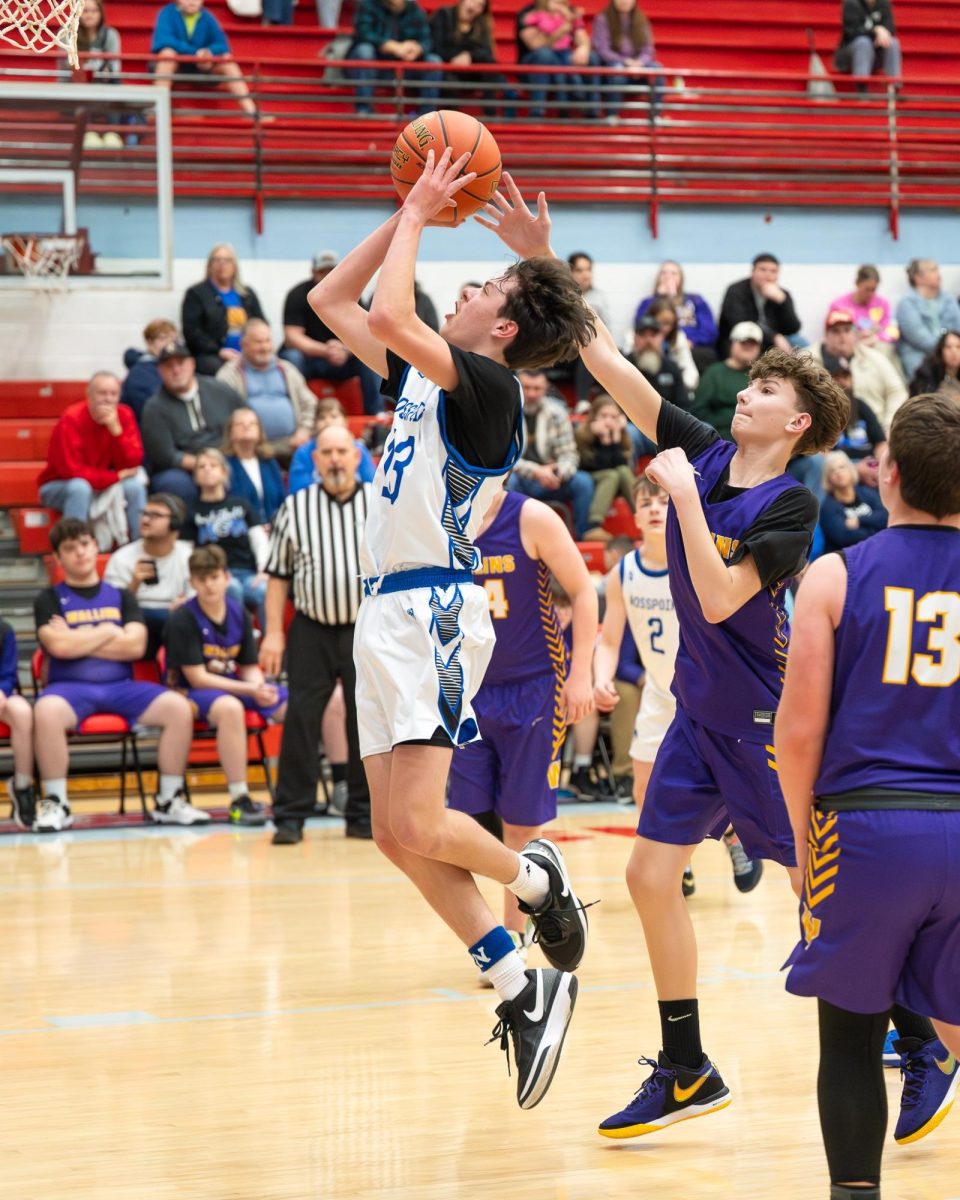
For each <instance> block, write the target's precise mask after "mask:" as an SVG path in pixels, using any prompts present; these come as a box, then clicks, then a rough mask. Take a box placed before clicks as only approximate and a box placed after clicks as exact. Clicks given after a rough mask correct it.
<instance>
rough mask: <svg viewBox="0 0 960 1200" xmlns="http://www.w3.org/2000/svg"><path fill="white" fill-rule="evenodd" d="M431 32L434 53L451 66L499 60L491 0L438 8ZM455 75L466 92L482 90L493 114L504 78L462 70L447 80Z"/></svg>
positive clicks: (463, 0) (471, 0)
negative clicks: (498, 90) (494, 101)
mask: <svg viewBox="0 0 960 1200" xmlns="http://www.w3.org/2000/svg"><path fill="white" fill-rule="evenodd" d="M430 33H431V34H432V36H433V48H434V50H435V51H436V53H437V55H438V56H439V58H440V59H441V61H442V62H445V63H446V64H447V65H448V66H450V67H469V66H474V65H476V64H480V65H484V64H487V65H489V64H490V63H495V62H496V61H497V54H496V49H495V48H494V43H493V19H492V17H491V14H490V0H459V2H458V3H457V4H450V5H446V6H444V7H443V8H438V9H435V10H434V13H433V16H432V17H431V18H430ZM451 75H452V78H453V79H455V80H456V81H457V82H458V83H459V84H461V85H462V87H463V92H464V93H475V92H477V91H479V92H480V94H481V97H482V98H487V97H489V102H488V103H487V104H485V105H484V109H485V111H486V112H488V113H491V114H492V111H493V96H494V94H495V93H496V91H497V89H498V88H502V87H503V83H504V79H503V76H502V75H495V74H493V73H490V74H487V73H483V74H481V73H479V72H476V73H473V74H471V73H469V72H465V71H460V72H453V73H451V72H447V73H446V79H450V78H451ZM444 97H445V100H447V101H449V100H453V101H454V102H455V103H456V102H457V101H458V97H456V96H451V95H450V93H449V92H448V91H445V92H444Z"/></svg>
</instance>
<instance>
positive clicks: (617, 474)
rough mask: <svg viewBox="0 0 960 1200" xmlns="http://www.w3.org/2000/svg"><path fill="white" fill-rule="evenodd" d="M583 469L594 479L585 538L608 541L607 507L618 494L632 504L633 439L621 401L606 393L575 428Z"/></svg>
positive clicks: (599, 397)
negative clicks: (620, 405)
mask: <svg viewBox="0 0 960 1200" xmlns="http://www.w3.org/2000/svg"><path fill="white" fill-rule="evenodd" d="M575 438H576V443H577V453H578V454H579V456H580V469H581V470H583V471H586V472H588V473H589V475H590V478H591V479H592V481H593V499H592V501H591V502H590V514H589V516H588V518H587V520H588V524H589V528H588V529H587V531H586V533H585V534H584V535H583V540H584V541H586V542H608V541H609V540H610V534H609V533H608V532H607V531H606V530H605V529H604V528H603V522H604V520H605V519H606V516H607V510H608V509H609V507H610V505H611V504H612V503H613V502H614V500H615V499H616V498H617V496H622V497H623V498H624V499H625V500H626V501H627V502H628V503H630V504H633V485H634V482H635V479H636V477H635V476H634V473H633V465H632V464H633V440H632V438H631V437H630V435H629V433H627V418H626V417H625V416H624V415H623V413H622V412H621V410H620V407H619V405H618V404H617V402H616V401H615V400H612V399H611V398H610V397H609V396H607V395H599V396H597V397H595V399H594V401H593V403H592V404H591V405H590V415H589V416H588V418H587V420H586V421H584V422H582V423H581V424H580V425H579V426H578V427H577V431H576V435H575Z"/></svg>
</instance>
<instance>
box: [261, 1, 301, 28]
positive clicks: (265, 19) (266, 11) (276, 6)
mask: <svg viewBox="0 0 960 1200" xmlns="http://www.w3.org/2000/svg"><path fill="white" fill-rule="evenodd" d="M296 2H297V0H263V15H262V21H261V23H262V24H264V25H292V24H293V6H294V4H296Z"/></svg>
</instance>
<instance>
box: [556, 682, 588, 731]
mask: <svg viewBox="0 0 960 1200" xmlns="http://www.w3.org/2000/svg"><path fill="white" fill-rule="evenodd" d="M560 703H561V706H562V708H563V713H564V717H563V719H564V721H565V722H566V723H567V725H576V723H577V722H578V721H582V720H583V718H584V717H586V716H588V715H589V714H590V713H592V712H593V685H592V684H591V682H590V679H589V677H587V678H586V679H580V678H578V677H577V675H576V674H575V673H574V672H573V671H571V672H570V674H569V675H568V676H567V681H566V683H565V684H564V685H563V693H562V695H561V697H560Z"/></svg>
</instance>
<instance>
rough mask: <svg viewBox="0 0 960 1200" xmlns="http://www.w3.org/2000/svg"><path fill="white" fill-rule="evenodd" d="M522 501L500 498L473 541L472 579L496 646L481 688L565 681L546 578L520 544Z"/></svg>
mask: <svg viewBox="0 0 960 1200" xmlns="http://www.w3.org/2000/svg"><path fill="white" fill-rule="evenodd" d="M527 499H528V497H526V496H521V495H519V494H518V493H517V492H506V493H505V494H504V497H503V503H502V504H501V506H500V511H499V512H498V513H497V516H496V519H495V520H494V522H493V524H492V525H491V526H490V527H489V529H487V530H486V532H484V533H482V534H481V535H480V537H478V538H477V541H476V546H477V549H478V550H479V551H480V555H481V559H482V561H481V564H480V567H479V569H478V570H477V571H476V572H474V579H475V580H476V582H477V583H478V584H480V586H481V587H483V588H485V589H486V593H487V600H488V602H489V605H490V616H491V617H492V618H493V628H494V632H495V633H496V637H497V640H496V644H495V645H494V648H493V657H492V658H491V660H490V666H489V667H488V668H487V673H486V675H484V677H483V683H484V686H485V687H486V686H487V685H496V684H501V683H515V682H516V681H517V680H521V679H531V678H532V677H533V676H535V675H543V674H546V673H547V672H549V671H554V672H555V673H556V674H557V675H558V676H559V677H560V678H561V679H565V678H566V675H567V652H566V646H565V645H564V641H563V635H562V634H561V632H560V622H559V621H558V620H557V613H556V609H555V608H554V607H553V598H552V597H551V595H550V572H549V571H548V570H547V568H546V566H544V564H543V563H542V562H541V561H540V560H539V559H536V558H531V557H530V556H529V555H528V554H527V552H526V551H525V550H524V548H523V542H522V541H521V540H520V513H521V511H522V509H523V506H524V504H525V503H526V502H527Z"/></svg>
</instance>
